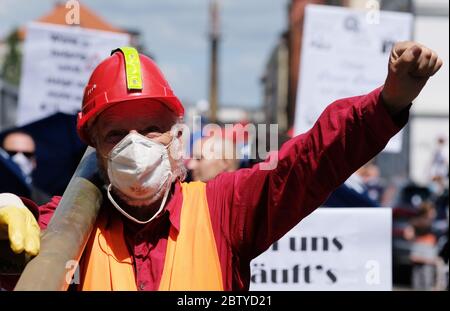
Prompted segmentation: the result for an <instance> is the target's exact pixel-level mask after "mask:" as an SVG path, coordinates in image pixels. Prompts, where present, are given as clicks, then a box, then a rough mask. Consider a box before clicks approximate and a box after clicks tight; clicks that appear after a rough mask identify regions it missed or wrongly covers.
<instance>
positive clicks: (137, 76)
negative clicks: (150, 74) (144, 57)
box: [111, 46, 142, 90]
mask: <svg viewBox="0 0 450 311" xmlns="http://www.w3.org/2000/svg"><path fill="white" fill-rule="evenodd" d="M116 51H121V52H122V53H123V56H124V58H125V73H126V76H127V87H128V89H129V90H142V75H141V62H140V60H139V53H138V51H137V50H136V49H135V48H133V47H129V46H125V47H121V48H118V49H117V50H114V51H112V53H111V54H114V52H116Z"/></svg>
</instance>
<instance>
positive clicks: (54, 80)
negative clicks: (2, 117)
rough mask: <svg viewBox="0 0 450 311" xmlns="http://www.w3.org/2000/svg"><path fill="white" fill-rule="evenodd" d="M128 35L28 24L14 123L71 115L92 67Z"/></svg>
mask: <svg viewBox="0 0 450 311" xmlns="http://www.w3.org/2000/svg"><path fill="white" fill-rule="evenodd" d="M129 42H130V38H129V35H127V34H123V33H112V32H106V31H97V30H90V29H85V28H80V27H69V26H60V25H51V24H43V23H30V24H29V25H28V27H27V36H26V39H25V45H24V53H23V63H22V76H21V83H20V90H19V107H18V115H17V123H18V125H23V124H26V123H29V122H32V121H35V120H38V119H42V118H44V117H47V116H49V115H52V114H54V113H56V112H64V113H68V114H75V113H76V112H77V111H79V110H80V108H81V101H82V98H83V91H84V87H85V85H86V84H87V81H88V79H89V76H90V74H91V73H92V70H93V69H94V68H95V67H96V66H97V64H98V63H99V62H100V61H102V60H103V59H104V58H106V57H108V56H109V55H110V52H111V50H114V49H116V48H118V47H121V46H125V45H128V44H129Z"/></svg>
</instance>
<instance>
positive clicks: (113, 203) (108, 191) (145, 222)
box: [106, 173, 172, 225]
mask: <svg viewBox="0 0 450 311" xmlns="http://www.w3.org/2000/svg"><path fill="white" fill-rule="evenodd" d="M169 179H170V181H171V179H172V173H170V174H169V176H168V178H167V179H166V181H165V183H167V181H168V180H169ZM111 187H112V184H109V186H108V189H107V191H106V192H107V194H108V199H109V201H110V202H111V203H112V205H114V207H115V208H116V209H117V210H118V211H119V212H120V213H121V214H122V215H123V216H125V217H126V218H128V219H130V220H132V221H134V222H136V223H138V224H141V225H145V224H148V223H149V222H151V221H152V220H153V219H155V218H156V217H157V216H158V215H159V214H160V213H161V211H162V210H163V209H164V206H165V204H166V200H167V197H168V196H169V191H170V186H167V189H166V193H165V194H164V198H163V200H162V202H161V206H160V207H159V209H158V211H157V212H156V214H154V215H153V216H152V217H151V218H150V219H148V220H145V221H141V220H139V219H136V218H135V217H133V216H131V215H130V214H128V213H127V212H125V211H124V210H123V209H122V208H121V207H120V206H119V204H117V202H116V201H115V200H114V198H113V197H112V195H111Z"/></svg>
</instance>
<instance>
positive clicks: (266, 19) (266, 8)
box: [0, 0, 288, 108]
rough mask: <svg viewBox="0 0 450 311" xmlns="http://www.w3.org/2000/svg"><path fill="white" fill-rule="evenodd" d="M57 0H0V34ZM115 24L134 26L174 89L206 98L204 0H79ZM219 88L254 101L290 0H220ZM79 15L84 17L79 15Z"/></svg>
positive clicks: (230, 100) (227, 98)
mask: <svg viewBox="0 0 450 311" xmlns="http://www.w3.org/2000/svg"><path fill="white" fill-rule="evenodd" d="M55 2H56V1H55V0H33V1H30V0H0V37H1V38H3V37H4V36H5V35H6V34H8V33H9V31H11V30H12V29H13V28H14V27H17V26H19V25H23V24H24V23H27V22H29V21H31V20H33V19H36V18H38V17H40V16H42V15H44V14H46V13H47V12H49V11H50V10H51V9H52V7H53V5H54V3H55ZM80 2H81V3H83V4H85V5H86V6H88V7H89V8H90V9H92V10H94V11H95V12H96V13H97V14H98V15H100V16H101V17H103V18H104V19H105V20H107V21H108V22H110V23H112V24H113V25H115V26H118V27H123V28H131V29H137V30H139V31H140V32H141V36H142V41H143V43H144V45H145V47H146V49H147V50H148V51H149V52H150V53H151V54H152V55H153V56H154V57H155V58H156V61H157V62H158V64H159V66H160V67H161V69H162V71H163V72H164V73H165V75H166V78H167V80H168V81H169V83H170V84H171V86H172V88H173V89H174V91H175V93H176V94H177V95H178V97H180V98H181V99H182V100H183V101H185V102H190V103H195V102H197V101H199V100H202V99H207V98H208V67H209V46H208V20H209V19H208V3H209V1H208V0H147V1H144V0H127V1H105V0H81V1H80ZM219 2H220V5H221V33H222V34H221V42H220V52H219V53H220V54H219V59H220V69H219V70H220V71H219V80H220V90H219V101H220V103H221V104H223V105H233V106H243V107H252V108H254V107H258V106H260V105H261V102H262V89H261V84H260V78H261V76H262V74H263V71H264V66H265V63H266V62H267V60H268V58H269V55H270V52H271V50H272V49H273V47H274V46H275V44H276V43H277V40H278V38H279V36H280V34H281V33H282V32H283V31H284V30H285V29H286V27H287V3H288V0H245V1H240V0H219ZM81 18H83V17H82V16H81Z"/></svg>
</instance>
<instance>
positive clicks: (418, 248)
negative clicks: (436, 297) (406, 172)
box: [404, 202, 438, 290]
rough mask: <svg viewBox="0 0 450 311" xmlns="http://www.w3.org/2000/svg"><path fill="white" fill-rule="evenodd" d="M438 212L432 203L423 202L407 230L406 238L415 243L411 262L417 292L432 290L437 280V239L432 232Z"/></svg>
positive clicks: (405, 232)
mask: <svg viewBox="0 0 450 311" xmlns="http://www.w3.org/2000/svg"><path fill="white" fill-rule="evenodd" d="M435 217H436V210H435V207H434V205H433V203H431V202H423V203H422V204H421V205H420V207H419V211H418V214H417V216H415V217H413V218H412V219H411V220H410V222H409V225H408V227H406V228H405V231H404V237H405V239H407V240H411V241H412V242H413V245H412V248H411V253H410V260H411V263H412V265H413V268H412V275H411V278H412V286H413V289H415V290H432V289H433V288H434V285H435V280H436V277H435V275H436V263H437V256H438V251H437V237H436V235H435V234H434V232H433V231H432V225H433V221H434V219H435Z"/></svg>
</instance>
